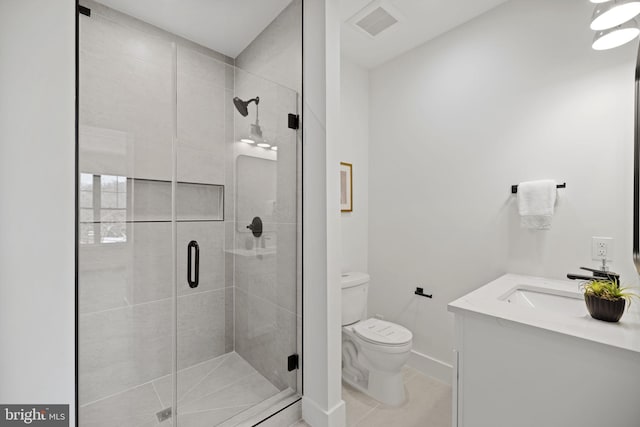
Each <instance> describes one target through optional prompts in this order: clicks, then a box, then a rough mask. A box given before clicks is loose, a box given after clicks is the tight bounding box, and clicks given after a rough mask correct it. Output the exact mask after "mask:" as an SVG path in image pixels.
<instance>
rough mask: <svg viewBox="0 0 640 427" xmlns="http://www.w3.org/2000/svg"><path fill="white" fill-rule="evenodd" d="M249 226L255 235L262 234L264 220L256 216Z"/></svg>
mask: <svg viewBox="0 0 640 427" xmlns="http://www.w3.org/2000/svg"><path fill="white" fill-rule="evenodd" d="M247 228H248V229H249V230H251V232H252V233H253V235H254V237H260V236H262V220H261V219H260V217H259V216H256V217H254V218H253V221H251V224H249V225H247Z"/></svg>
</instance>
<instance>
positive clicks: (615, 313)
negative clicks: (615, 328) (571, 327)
mask: <svg viewBox="0 0 640 427" xmlns="http://www.w3.org/2000/svg"><path fill="white" fill-rule="evenodd" d="M584 302H585V303H587V308H588V309H589V314H591V317H593V318H594V319H598V320H604V321H605V322H612V323H615V322H617V321H619V320H620V318H621V317H622V313H624V307H625V305H626V302H627V301H626V300H625V299H624V298H620V299H619V300H615V301H611V300H608V299H604V298H598V297H595V296H593V295H585V296H584Z"/></svg>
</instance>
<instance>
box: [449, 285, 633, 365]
mask: <svg viewBox="0 0 640 427" xmlns="http://www.w3.org/2000/svg"><path fill="white" fill-rule="evenodd" d="M522 285H525V286H527V285H528V286H536V287H540V288H545V289H552V290H560V291H564V292H571V293H576V294H578V295H581V294H582V292H581V291H580V289H579V285H580V282H579V281H574V280H557V279H545V278H542V277H533V276H522V275H518V274H505V275H504V276H502V277H499V278H498V279H496V280H494V281H492V282H489V283H487V284H486V285H484V286H482V287H481V288H479V289H476V290H475V291H473V292H471V293H469V294H467V295H465V296H463V297H461V298H458V299H457V300H455V301H453V302H452V303H450V304H449V306H448V309H449V311H451V312H453V313H456V314H466V313H475V314H481V315H485V316H491V317H495V318H498V319H501V320H507V321H511V322H515V323H520V324H523V325H527V326H532V327H535V328H540V329H545V330H549V331H554V332H558V333H561V334H565V335H570V336H573V337H577V338H582V339H585V340H589V341H594V342H598V343H601V344H606V345H610V346H613V347H618V348H622V349H625V350H630V351H634V352H638V353H640V312H638V310H637V308H638V307H635V309H633V307H632V309H631V310H626V309H625V313H624V314H623V316H622V319H620V322H619V323H608V322H602V321H600V320H596V319H593V318H591V316H590V315H589V314H588V311H586V307H585V313H586V314H585V315H584V316H571V315H568V314H561V313H554V312H550V311H542V310H540V309H535V308H529V307H523V306H520V305H515V304H510V303H508V302H506V301H503V300H500V298H501V297H503V296H505V294H507V293H508V292H509V291H510V290H512V289H514V288H516V287H518V286H522ZM638 304H640V301H638V300H634V301H633V305H638Z"/></svg>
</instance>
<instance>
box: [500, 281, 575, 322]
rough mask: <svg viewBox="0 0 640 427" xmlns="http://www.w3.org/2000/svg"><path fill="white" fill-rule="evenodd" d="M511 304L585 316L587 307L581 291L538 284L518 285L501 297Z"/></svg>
mask: <svg viewBox="0 0 640 427" xmlns="http://www.w3.org/2000/svg"><path fill="white" fill-rule="evenodd" d="M500 299H501V300H502V301H505V302H507V303H510V304H514V305H519V306H522V307H529V308H533V309H536V310H543V311H547V312H555V313H557V314H564V315H567V316H584V315H586V314H587V308H586V306H585V303H584V298H583V296H582V294H581V293H580V292H568V291H561V290H556V289H547V288H540V287H537V286H529V285H522V286H516V287H515V288H513V289H511V290H510V291H509V292H507V293H506V294H505V295H504V296H502V297H501V298H500Z"/></svg>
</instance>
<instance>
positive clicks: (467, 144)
mask: <svg viewBox="0 0 640 427" xmlns="http://www.w3.org/2000/svg"><path fill="white" fill-rule="evenodd" d="M592 9H593V5H592V4H590V3H589V2H587V1H585V0H565V1H561V2H559V1H556V0H513V1H510V2H507V3H505V4H504V5H502V6H500V7H498V8H497V9H494V10H493V11H490V12H488V13H487V14H485V15H482V16H481V17H479V18H477V19H475V20H473V21H471V22H469V23H467V24H465V25H463V26H462V27H459V28H457V29H455V30H453V31H451V32H449V33H447V34H445V35H443V36H441V37H439V38H437V39H435V40H433V41H431V42H429V43H427V44H425V45H423V46H421V47H419V48H417V49H414V50H412V51H410V52H408V53H407V54H404V55H402V56H401V57H399V58H397V59H395V60H393V61H391V62H389V63H387V64H385V65H383V66H381V67H379V68H378V69H376V70H374V71H372V73H371V76H370V78H371V145H370V157H369V161H370V165H369V166H370V182H369V186H370V197H369V206H370V210H369V266H370V268H369V269H370V273H371V275H372V283H371V289H370V301H369V302H370V314H376V313H379V314H382V315H384V316H385V317H386V318H387V319H390V320H393V321H397V322H399V323H401V324H403V325H405V326H407V327H409V328H410V329H411V330H412V331H413V332H414V349H415V350H417V351H418V352H420V353H424V354H425V355H427V356H429V357H431V358H434V359H438V360H440V361H443V362H444V365H443V364H438V363H435V364H434V363H432V365H438V366H440V367H443V366H445V365H446V364H447V363H450V360H451V348H452V323H453V316H452V315H451V314H449V313H447V311H446V306H447V303H448V302H450V301H452V300H454V299H456V298H458V297H460V296H462V295H463V294H465V293H467V292H469V291H471V290H473V289H475V288H477V287H479V286H481V285H483V284H484V283H486V282H488V281H490V280H491V279H494V278H496V277H497V276H499V275H501V274H503V273H505V272H507V271H509V272H515V273H525V274H533V275H540V276H549V277H558V278H561V277H565V275H566V273H568V272H572V271H578V270H577V269H578V267H579V266H581V265H590V264H591V256H590V244H591V243H590V239H591V236H599V235H600V236H611V237H614V238H615V245H616V248H617V249H616V251H617V255H616V260H615V263H614V264H613V266H612V267H613V268H614V269H615V270H617V271H619V272H620V273H621V274H622V277H623V281H624V282H628V283H631V284H635V283H636V282H637V274H636V273H635V270H634V268H633V266H632V263H631V244H632V242H631V237H632V236H631V229H632V215H631V210H632V206H631V204H632V172H633V171H632V168H633V160H632V159H633V99H634V98H633V90H634V66H635V56H636V55H635V52H636V46H637V44H636V43H637V42H636V43H633V44H631V45H628V46H625V47H622V48H619V49H616V50H612V51H607V52H596V51H593V50H592V49H591V47H590V46H591V40H592V37H593V33H592V32H591V31H590V30H589V20H590V16H591V12H592ZM541 178H552V179H556V180H558V181H566V183H567V189H565V190H560V201H559V204H558V207H557V214H556V217H555V219H554V223H553V228H552V229H551V230H550V231H546V232H540V231H538V232H535V231H528V230H523V229H521V228H520V227H519V218H518V216H517V209H516V203H515V198H514V197H512V196H511V195H510V186H511V184H517V183H518V182H521V181H525V180H531V179H541ZM419 284H420V285H423V287H424V288H425V291H426V292H429V293H433V295H434V298H433V300H429V299H426V298H421V297H418V296H414V295H413V290H414V289H415V287H416V285H419ZM440 371H442V370H440Z"/></svg>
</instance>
